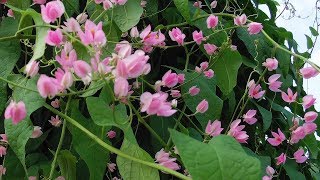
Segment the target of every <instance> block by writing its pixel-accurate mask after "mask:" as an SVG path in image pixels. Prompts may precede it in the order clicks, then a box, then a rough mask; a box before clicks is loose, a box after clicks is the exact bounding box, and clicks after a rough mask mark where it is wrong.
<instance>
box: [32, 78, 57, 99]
mask: <svg viewBox="0 0 320 180" xmlns="http://www.w3.org/2000/svg"><path fill="white" fill-rule="evenodd" d="M37 87H38V91H39V93H40V96H41V97H43V98H47V97H49V98H52V97H54V96H56V95H57V94H58V93H59V88H60V86H59V85H58V84H57V80H56V79H54V78H51V77H48V76H47V75H43V74H41V75H40V78H39V80H38V82H37Z"/></svg>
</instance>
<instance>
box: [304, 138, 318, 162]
mask: <svg viewBox="0 0 320 180" xmlns="http://www.w3.org/2000/svg"><path fill="white" fill-rule="evenodd" d="M318 143H319V141H318V140H317V139H316V137H315V135H314V134H310V135H307V136H306V137H305V138H304V139H303V140H302V144H303V145H306V146H307V147H308V149H309V151H310V154H311V158H313V159H317V157H318V153H319V148H318Z"/></svg>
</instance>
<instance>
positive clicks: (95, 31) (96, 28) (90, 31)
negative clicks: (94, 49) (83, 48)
mask: <svg viewBox="0 0 320 180" xmlns="http://www.w3.org/2000/svg"><path fill="white" fill-rule="evenodd" d="M78 36H79V37H80V40H81V42H82V43H83V44H84V45H89V44H91V45H93V46H104V45H105V44H106V42H107V38H106V35H105V34H104V32H103V30H102V22H100V23H98V25H95V24H94V22H92V21H90V20H87V21H86V23H85V25H84V32H83V31H81V30H80V31H78Z"/></svg>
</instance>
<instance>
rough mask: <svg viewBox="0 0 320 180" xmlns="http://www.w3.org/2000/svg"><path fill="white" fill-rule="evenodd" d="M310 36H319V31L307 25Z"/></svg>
mask: <svg viewBox="0 0 320 180" xmlns="http://www.w3.org/2000/svg"><path fill="white" fill-rule="evenodd" d="M309 29H310V31H311V34H312V36H319V32H318V31H317V30H315V29H314V28H313V27H311V26H310V27H309Z"/></svg>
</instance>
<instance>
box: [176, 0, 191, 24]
mask: <svg viewBox="0 0 320 180" xmlns="http://www.w3.org/2000/svg"><path fill="white" fill-rule="evenodd" d="M173 2H174V5H176V7H177V9H178V10H179V12H180V13H181V15H182V16H183V17H184V19H185V20H186V21H188V22H190V20H191V17H190V10H189V1H188V0H173Z"/></svg>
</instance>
